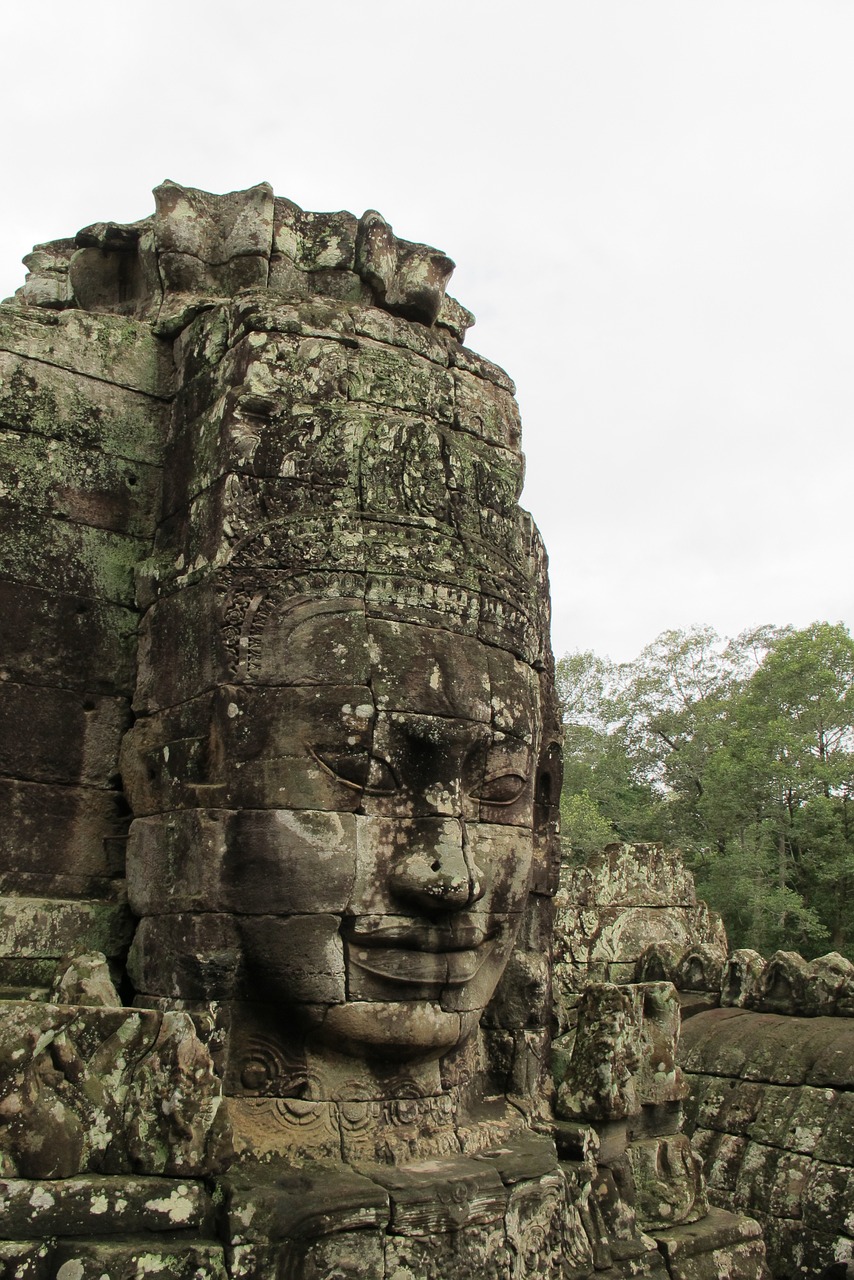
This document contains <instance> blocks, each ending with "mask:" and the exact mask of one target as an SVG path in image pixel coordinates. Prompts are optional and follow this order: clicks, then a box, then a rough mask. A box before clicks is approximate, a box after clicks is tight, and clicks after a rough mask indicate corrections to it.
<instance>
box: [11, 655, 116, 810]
mask: <svg viewBox="0 0 854 1280" xmlns="http://www.w3.org/2000/svg"><path fill="white" fill-rule="evenodd" d="M129 722H130V708H129V707H128V704H127V701H126V699H124V698H107V697H103V696H101V695H99V694H80V693H78V692H76V691H70V690H64V689H62V690H60V689H51V688H46V687H40V686H37V685H25V684H15V683H13V682H12V681H11V680H7V681H4V682H2V683H1V684H0V771H2V772H3V773H4V774H6V775H11V776H12V777H15V776H16V775H17V777H19V778H21V779H22V780H25V781H29V782H45V783H62V784H69V785H72V786H79V785H84V786H94V787H105V786H107V785H109V783H110V781H111V780H112V779H113V778H114V776H115V774H116V772H117V765H118V757H119V745H120V743H121V739H122V735H123V733H124V731H125V729H126V728H127V726H128V723H129Z"/></svg>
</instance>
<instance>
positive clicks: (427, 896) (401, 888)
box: [391, 819, 485, 911]
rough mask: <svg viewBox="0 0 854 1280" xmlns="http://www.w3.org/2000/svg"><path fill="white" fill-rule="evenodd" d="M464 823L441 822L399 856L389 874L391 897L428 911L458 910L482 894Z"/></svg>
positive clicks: (482, 889)
mask: <svg viewBox="0 0 854 1280" xmlns="http://www.w3.org/2000/svg"><path fill="white" fill-rule="evenodd" d="M467 844H468V842H467V839H466V830H465V823H464V822H463V821H462V820H461V819H460V820H458V821H456V822H443V823H442V824H441V826H440V828H439V830H438V831H437V832H436V839H435V840H434V841H433V842H432V843H431V842H429V841H426V840H425V841H424V843H423V844H422V845H421V846H420V847H419V848H416V849H413V850H412V851H411V852H409V853H407V854H405V855H404V857H402V858H401V859H400V860H399V861H398V862H397V864H396V866H395V867H394V869H393V871H392V874H391V888H392V891H393V893H394V895H395V897H397V898H399V899H401V900H402V901H405V902H407V903H409V904H411V905H413V906H418V907H421V908H422V909H423V908H425V907H426V908H428V909H429V910H432V911H461V910H462V909H463V908H465V907H469V906H471V905H472V904H473V903H475V902H477V901H478V900H479V899H480V898H482V897H483V894H484V890H485V885H484V879H483V873H482V871H481V870H480V869H479V868H478V867H477V866H475V864H474V861H473V860H472V859H471V858H470V856H469V853H468V848H467Z"/></svg>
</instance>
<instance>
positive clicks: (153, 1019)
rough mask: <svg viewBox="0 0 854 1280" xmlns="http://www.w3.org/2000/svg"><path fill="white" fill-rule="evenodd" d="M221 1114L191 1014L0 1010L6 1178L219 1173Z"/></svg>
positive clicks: (224, 1151) (223, 1152) (19, 1005)
mask: <svg viewBox="0 0 854 1280" xmlns="http://www.w3.org/2000/svg"><path fill="white" fill-rule="evenodd" d="M220 1102H221V1097H220V1087H219V1081H218V1079H217V1077H216V1076H215V1074H214V1071H213V1064H212V1061H211V1058H210V1055H209V1054H208V1052H207V1050H206V1048H205V1046H204V1045H203V1044H202V1043H201V1041H200V1040H199V1039H198V1038H197V1036H196V1035H195V1032H194V1029H193V1024H192V1022H191V1020H190V1017H189V1015H188V1014H186V1013H181V1012H168V1013H165V1014H163V1013H159V1012H156V1011H154V1010H139V1009H126V1008H104V1007H93V1008H87V1007H83V1006H79V1005H64V1006H63V1005H56V1004H33V1003H26V1002H14V1001H5V1002H3V1003H2V1005H0V1113H2V1114H3V1116H4V1119H5V1124H4V1125H3V1126H2V1128H0V1169H2V1171H3V1173H4V1174H5V1176H7V1177H10V1178H12V1179H30V1178H35V1179H39V1180H42V1179H47V1180H52V1179H57V1178H63V1179H64V1178H73V1177H75V1176H77V1175H79V1174H86V1173H104V1174H119V1173H131V1172H133V1173H138V1174H161V1175H165V1176H166V1177H170V1176H175V1177H190V1178H193V1177H204V1176H206V1175H208V1174H212V1173H216V1172H219V1171H220V1170H221V1169H222V1167H223V1165H224V1163H225V1162H226V1161H227V1160H228V1158H229V1156H230V1147H229V1134H228V1130H227V1127H226V1125H225V1116H224V1115H221V1114H220ZM161 1185H163V1186H164V1187H165V1188H166V1194H168V1191H169V1187H168V1184H165V1183H163V1184H161ZM42 1207H48V1208H49V1207H50V1205H48V1204H47V1202H46V1201H43V1202H42Z"/></svg>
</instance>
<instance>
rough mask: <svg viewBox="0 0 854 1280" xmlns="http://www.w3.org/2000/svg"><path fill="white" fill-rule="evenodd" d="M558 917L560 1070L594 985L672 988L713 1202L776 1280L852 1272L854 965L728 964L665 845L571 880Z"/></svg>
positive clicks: (737, 955) (606, 861) (835, 959)
mask: <svg viewBox="0 0 854 1280" xmlns="http://www.w3.org/2000/svg"><path fill="white" fill-rule="evenodd" d="M556 915H557V921H556V963H555V986H556V989H557V990H558V991H559V992H560V993H561V1008H562V1010H563V1014H562V1016H563V1020H564V1021H563V1027H564V1036H563V1037H562V1038H559V1039H558V1040H557V1042H556V1048H557V1056H558V1060H559V1061H560V1058H561V1055H562V1054H563V1053H564V1052H565V1051H566V1046H568V1045H570V1044H572V1042H573V1040H574V1030H572V1029H570V1030H569V1033H568V1034H567V1029H568V1028H571V1026H572V1023H573V1022H574V1020H575V1018H576V1016H577V1009H578V1006H579V1003H580V1001H581V999H582V992H583V990H584V989H585V987H586V986H588V984H590V983H591V982H593V983H597V982H598V983H602V982H605V983H612V984H613V983H616V984H626V983H628V984H629V985H628V986H627V987H626V990H628V991H630V992H632V991H635V990H637V989H638V988H637V986H632V985H631V984H632V983H635V984H641V986H643V985H644V984H654V983H662V984H673V987H675V989H676V990H677V991H678V996H679V1002H680V1005H681V1013H682V1026H681V1033H680V1037H679V1055H678V1061H679V1065H680V1067H681V1069H682V1071H683V1072H684V1078H685V1081H686V1083H687V1086H688V1093H687V1096H686V1099H685V1115H686V1120H685V1129H686V1132H687V1133H688V1134H690V1136H691V1144H692V1147H693V1150H694V1152H695V1153H696V1154H697V1156H698V1157H699V1158H700V1159H701V1160H702V1163H703V1169H704V1173H705V1180H706V1185H707V1190H708V1197H709V1201H710V1203H711V1204H712V1205H714V1206H717V1207H720V1208H724V1209H728V1210H730V1211H733V1212H736V1213H746V1214H749V1215H750V1216H751V1217H752V1218H755V1219H757V1220H758V1221H759V1222H760V1223H761V1224H762V1228H763V1234H764V1237H765V1241H766V1246H767V1250H768V1262H769V1266H770V1268H771V1270H772V1273H773V1274H774V1276H775V1277H785V1278H787V1280H788V1278H789V1277H794V1276H809V1277H813V1276H820V1275H823V1274H824V1273H825V1269H826V1268H827V1269H828V1274H834V1275H835V1274H837V1273H838V1274H839V1275H844V1274H845V1270H846V1265H847V1264H848V1263H849V1262H850V1260H851V1259H852V1257H854V1021H851V1019H852V1018H854V965H852V964H851V963H850V962H849V961H847V960H845V959H844V958H843V957H842V956H839V955H838V954H836V953H830V954H829V955H826V956H821V957H819V958H818V959H816V960H812V961H806V960H804V959H803V957H802V956H800V955H798V954H797V953H796V952H789V951H779V952H777V953H776V954H775V955H773V956H772V957H771V958H770V959H769V960H765V959H763V957H762V956H760V955H759V954H758V953H757V952H755V951H750V950H736V951H734V952H732V953H729V951H728V946H727V940H726V935H725V932H724V930H723V927H722V925H721V922H720V920H719V918H718V917H717V916H715V915H714V913H712V912H709V910H708V908H707V907H706V906H705V904H704V903H698V902H697V900H696V897H695V894H694V886H693V879H692V877H691V875H690V873H689V872H687V871H686V870H685V868H684V865H683V864H682V862H681V859H680V857H679V855H678V854H677V853H675V852H671V851H665V850H664V849H662V848H661V846H657V845H634V846H633V845H617V844H615V845H610V846H609V847H608V848H607V849H605V850H604V851H603V852H602V853H600V854H598V855H596V856H594V857H593V858H592V859H590V860H589V862H588V864H587V865H586V866H585V867H583V868H571V867H564V868H563V869H562V871H561V886H560V889H559V892H558V896H557V900H556ZM852 1265H854V1264H852ZM833 1268H836V1270H833Z"/></svg>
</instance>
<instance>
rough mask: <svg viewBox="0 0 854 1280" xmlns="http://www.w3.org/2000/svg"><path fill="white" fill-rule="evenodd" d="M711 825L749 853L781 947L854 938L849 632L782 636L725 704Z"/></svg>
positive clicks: (824, 628) (836, 628)
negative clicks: (771, 899) (773, 909)
mask: <svg viewBox="0 0 854 1280" xmlns="http://www.w3.org/2000/svg"><path fill="white" fill-rule="evenodd" d="M726 722H727V725H726V727H727V732H726V734H725V735H724V739H723V741H722V743H721V745H720V746H719V748H718V750H717V751H716V753H715V755H714V758H713V760H712V762H711V766H710V768H709V770H708V775H707V783H708V785H707V792H706V795H705V797H704V799H705V803H704V805H703V817H704V818H705V821H706V825H707V827H709V828H712V827H715V828H716V830H717V833H718V841H719V845H720V846H722V850H723V851H726V852H728V853H729V855H730V856H732V855H733V851H734V849H735V848H736V846H737V847H738V848H740V849H741V850H745V849H748V848H749V849H751V850H752V856H753V858H754V860H755V862H756V864H757V865H762V866H764V867H765V868H766V872H765V875H766V881H767V887H768V892H769V895H770V894H771V890H772V887H773V890H774V892H775V894H776V896H777V902H778V910H779V916H778V921H777V925H776V927H775V929H774V930H773V932H775V933H776V934H777V935H779V936H780V937H781V938H783V941H784V943H786V944H787V945H793V943H796V944H797V945H799V946H801V947H802V949H803V950H804V951H805V952H806V953H810V952H814V951H815V949H816V947H818V946H821V945H823V944H824V943H825V942H826V940H827V938H828V937H829V938H830V940H831V942H832V945H833V946H834V947H835V948H836V949H837V950H842V951H844V950H846V949H849V948H850V945H851V943H852V942H854V937H852V932H854V921H852V919H851V917H852V912H854V827H852V821H851V794H852V789H854V641H852V639H851V637H850V635H849V634H848V632H847V630H846V628H845V627H844V626H842V624H841V623H840V624H836V625H831V624H830V623H826V622H821V623H814V624H813V625H812V626H810V627H805V628H804V629H803V630H800V631H789V632H788V633H787V634H785V635H782V636H781V637H780V638H779V640H778V641H777V643H776V644H775V645H774V646H773V648H772V649H771V650H770V651H769V652H768V654H767V655H766V657H765V659H764V661H763V662H762V663H761V664H760V666H759V667H757V669H756V671H755V672H754V673H753V675H752V676H751V677H750V678H749V679H748V680H747V681H745V682H744V684H743V686H742V687H741V688H740V689H739V690H738V692H737V693H736V694H735V695H734V696H733V697H732V699H731V700H730V703H729V705H728V707H727V715H726Z"/></svg>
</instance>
